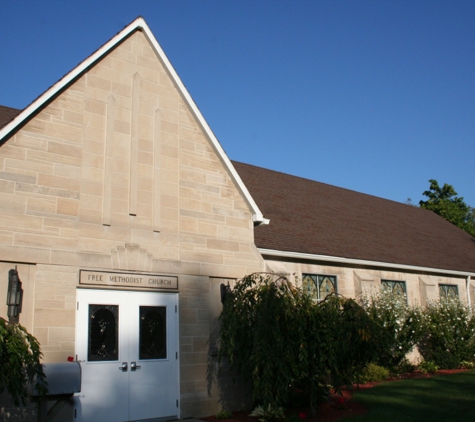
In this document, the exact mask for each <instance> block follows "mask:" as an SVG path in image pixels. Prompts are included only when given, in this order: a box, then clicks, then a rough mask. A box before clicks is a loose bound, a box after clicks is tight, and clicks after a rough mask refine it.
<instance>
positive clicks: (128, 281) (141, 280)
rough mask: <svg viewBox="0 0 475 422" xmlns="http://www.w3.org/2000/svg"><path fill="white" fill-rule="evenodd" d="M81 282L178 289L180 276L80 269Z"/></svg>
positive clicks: (100, 284) (99, 284)
mask: <svg viewBox="0 0 475 422" xmlns="http://www.w3.org/2000/svg"><path fill="white" fill-rule="evenodd" d="M79 284H87V285H98V286H114V287H141V288H147V289H155V290H163V289H165V290H177V289H178V277H173V276H166V275H155V274H137V273H112V272H102V271H86V270H80V271H79Z"/></svg>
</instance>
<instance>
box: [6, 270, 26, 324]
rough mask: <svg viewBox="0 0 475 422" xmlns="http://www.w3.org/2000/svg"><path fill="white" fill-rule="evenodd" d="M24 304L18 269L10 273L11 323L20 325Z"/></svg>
mask: <svg viewBox="0 0 475 422" xmlns="http://www.w3.org/2000/svg"><path fill="white" fill-rule="evenodd" d="M22 302H23V289H22V288H21V281H20V278H19V277H18V271H17V267H16V265H15V269H14V270H10V271H9V272H8V292H7V305H8V311H7V315H8V321H9V322H11V323H18V322H19V320H20V312H21V306H22Z"/></svg>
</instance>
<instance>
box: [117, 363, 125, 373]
mask: <svg viewBox="0 0 475 422" xmlns="http://www.w3.org/2000/svg"><path fill="white" fill-rule="evenodd" d="M119 369H120V370H121V371H122V372H127V362H122V366H119Z"/></svg>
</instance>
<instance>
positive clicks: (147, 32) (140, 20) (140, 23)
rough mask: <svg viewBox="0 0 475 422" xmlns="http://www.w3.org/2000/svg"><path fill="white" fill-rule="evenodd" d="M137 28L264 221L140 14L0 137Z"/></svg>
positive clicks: (258, 218)
mask: <svg viewBox="0 0 475 422" xmlns="http://www.w3.org/2000/svg"><path fill="white" fill-rule="evenodd" d="M136 30H142V31H143V32H144V34H145V35H146V37H147V38H148V40H149V41H150V43H151V44H152V46H153V48H154V49H155V52H156V53H157V55H158V56H159V57H160V60H162V61H163V64H164V66H165V68H166V70H167V71H168V73H169V75H170V76H171V78H172V79H173V81H174V82H175V84H176V86H177V88H178V89H179V91H180V92H181V94H182V95H183V98H184V99H185V101H186V103H187V105H188V106H189V107H190V109H191V110H192V112H193V114H194V116H195V117H196V119H197V120H198V122H199V123H200V125H201V127H202V129H203V131H204V132H205V133H206V135H207V136H208V138H209V140H210V141H211V144H212V146H213V148H214V149H215V152H216V153H217V154H218V156H219V158H220V159H221V161H222V162H223V164H224V165H225V167H226V168H227V170H228V171H229V174H230V176H231V178H232V179H233V181H234V182H235V183H236V185H237V187H238V189H239V190H240V191H241V193H242V195H243V196H244V198H245V199H246V201H247V202H248V204H249V206H250V208H251V211H252V213H253V217H252V219H253V221H254V222H255V223H261V224H267V223H268V220H267V221H266V219H264V216H263V214H262V212H261V211H260V210H259V207H258V206H257V204H256V202H255V201H254V199H253V198H252V196H251V194H250V193H249V191H248V189H247V188H246V185H244V183H243V181H242V180H241V177H240V176H239V174H238V173H237V171H236V169H235V168H234V166H233V165H232V163H231V161H230V160H229V158H228V156H227V155H226V153H225V152H224V149H223V148H222V146H221V144H220V143H219V141H218V139H217V138H216V136H215V135H214V134H213V132H212V130H211V128H210V127H209V126H208V123H206V120H205V119H204V117H203V116H202V114H201V112H200V111H199V109H198V107H197V106H196V104H195V102H194V101H193V99H192V98H191V96H190V94H189V92H188V91H187V89H186V88H185V85H183V82H182V81H181V79H180V77H179V76H178V74H177V73H176V71H175V69H174V68H173V66H172V65H171V63H170V62H169V60H168V58H167V57H166V55H165V53H164V52H163V50H162V48H161V47H160V45H159V44H158V42H157V40H156V39H155V37H154V35H153V34H152V31H151V30H150V28H149V27H148V25H147V24H146V22H145V20H144V19H143V18H142V17H139V18H137V19H135V20H134V21H133V22H132V23H131V24H129V25H128V26H126V27H125V28H124V29H123V30H122V31H120V32H119V33H118V34H117V35H116V36H114V37H113V38H112V39H111V40H110V41H108V42H107V43H106V44H104V45H103V46H102V47H101V48H99V50H97V51H96V52H94V53H93V54H92V55H91V56H89V57H88V58H87V59H86V60H84V61H83V62H82V63H80V64H79V65H78V66H76V67H75V68H74V69H73V70H72V71H71V72H69V73H68V74H67V75H65V76H64V77H63V78H61V79H60V80H59V81H58V82H56V83H55V84H54V85H53V86H52V87H51V88H49V89H48V90H47V91H46V92H44V93H43V94H42V95H41V96H39V97H38V98H37V99H36V100H35V101H33V102H32V103H31V104H30V105H29V106H28V107H26V108H25V109H24V110H23V111H22V112H21V113H20V114H19V115H18V116H16V117H15V118H14V119H13V120H12V121H11V122H10V123H8V124H7V125H6V126H4V127H3V128H2V129H0V141H1V140H3V139H4V138H5V137H6V136H7V135H8V134H10V132H12V131H13V130H15V129H16V128H17V127H18V126H19V125H21V124H23V123H24V122H26V121H27V120H28V119H29V118H30V116H32V115H33V114H34V113H35V112H36V111H37V110H39V109H40V108H41V107H42V106H43V105H44V104H46V103H47V102H48V101H49V100H50V99H51V98H53V97H54V96H55V95H57V94H58V93H59V92H60V91H61V90H62V89H64V88H65V87H66V86H67V85H68V84H69V83H70V82H72V81H73V80H74V79H75V78H76V77H77V76H79V75H80V74H81V73H82V72H84V71H85V70H87V69H88V68H89V67H90V66H92V65H94V63H96V62H97V61H98V60H99V59H101V58H102V57H103V56H104V55H106V54H107V53H108V52H109V51H110V50H111V49H113V48H114V47H115V46H116V45H117V44H119V43H120V42H121V41H122V40H124V39H125V38H126V37H128V36H129V35H130V34H131V33H132V32H134V31H136Z"/></svg>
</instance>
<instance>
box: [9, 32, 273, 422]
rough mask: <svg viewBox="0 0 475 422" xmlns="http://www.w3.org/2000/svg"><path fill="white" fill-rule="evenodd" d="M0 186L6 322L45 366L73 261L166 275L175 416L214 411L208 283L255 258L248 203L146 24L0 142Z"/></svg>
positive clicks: (249, 267)
mask: <svg viewBox="0 0 475 422" xmlns="http://www.w3.org/2000/svg"><path fill="white" fill-rule="evenodd" d="M0 192H1V197H2V201H0V204H1V205H0V225H1V227H0V256H1V260H2V262H1V263H0V271H1V274H0V275H1V278H0V279H1V283H2V284H1V286H0V287H1V288H0V302H1V303H5V300H6V291H7V280H8V276H7V274H8V270H9V269H11V268H14V266H15V265H16V266H17V268H18V271H19V275H20V278H21V280H22V283H23V290H24V292H25V298H24V305H23V311H22V314H21V320H20V322H21V323H22V324H24V325H25V326H26V328H27V329H28V330H29V331H30V332H32V333H33V334H34V335H35V336H36V337H37V338H38V340H39V341H40V343H41V345H42V351H43V353H44V361H45V362H46V363H47V362H66V361H67V358H68V357H69V356H72V357H74V356H75V335H76V333H75V327H76V321H75V315H76V289H77V288H78V287H80V285H79V271H80V270H96V271H97V270H99V271H121V272H130V273H134V272H140V273H151V274H162V275H173V276H177V277H178V280H179V288H178V291H177V292H178V294H179V304H180V305H179V306H180V311H179V320H180V334H179V344H180V374H181V391H182V397H181V417H188V416H203V415H205V414H209V413H213V412H215V411H216V410H217V409H219V406H220V404H219V396H218V393H217V391H216V389H215V388H214V395H213V394H211V393H209V390H210V385H211V381H210V380H208V379H207V369H208V357H209V353H208V349H209V344H208V339H209V337H210V330H211V329H212V326H213V323H212V317H215V316H213V315H211V313H210V306H211V305H210V304H211V301H212V300H218V301H219V300H220V298H219V296H218V297H217V298H216V297H214V298H212V297H211V291H212V286H213V285H215V284H216V280H218V281H222V279H223V278H226V279H232V280H234V279H236V278H239V277H242V276H243V275H245V274H247V273H250V272H253V271H262V270H263V268H264V261H263V258H262V257H261V255H260V254H259V253H258V251H257V249H256V247H255V245H254V238H253V220H252V211H251V209H250V207H249V205H248V204H247V203H246V200H245V198H244V197H243V195H242V193H241V192H240V191H239V189H238V188H237V187H236V184H235V182H234V180H233V178H232V177H231V175H230V174H229V171H228V169H227V168H226V166H225V165H224V164H223V162H222V159H221V158H220V156H219V152H217V151H216V150H215V149H214V148H213V145H212V143H211V142H210V140H209V139H208V137H207V135H206V133H205V131H204V130H203V128H202V126H201V124H200V122H199V121H198V120H197V118H196V116H194V115H193V112H192V110H190V108H189V107H188V105H187V102H186V99H185V98H183V95H182V93H181V92H180V90H179V88H178V87H177V86H176V84H175V81H174V80H173V78H172V77H171V75H170V74H169V73H168V72H167V69H166V67H165V66H164V64H163V63H162V61H161V59H160V57H159V55H157V53H156V51H154V49H153V45H151V43H150V41H149V39H148V38H147V36H146V34H144V33H143V32H142V31H140V30H137V31H135V32H133V33H132V34H131V35H130V36H128V37H127V38H125V39H124V40H123V41H121V42H120V44H119V45H117V46H116V47H115V48H114V49H113V50H112V51H111V52H110V53H109V54H107V55H105V56H104V57H102V58H101V59H100V60H99V61H98V62H97V63H94V65H93V66H91V67H90V68H88V69H86V71H84V72H83V73H82V74H81V75H79V76H78V77H77V78H76V79H75V80H74V81H73V82H72V83H71V84H69V85H68V86H67V87H65V89H64V90H62V92H61V93H60V94H59V95H57V96H55V97H54V98H52V99H51V100H50V101H48V102H47V103H46V104H45V105H44V106H43V107H42V108H41V110H39V112H38V113H37V114H36V115H35V116H33V117H32V118H31V119H29V120H28V121H27V122H26V124H24V125H23V126H22V127H21V128H19V129H18V130H17V131H16V132H14V134H13V135H12V136H10V137H9V138H8V139H5V140H4V143H3V145H2V146H1V148H0ZM219 305H220V302H219ZM1 316H3V317H6V307H4V308H3V310H1Z"/></svg>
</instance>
